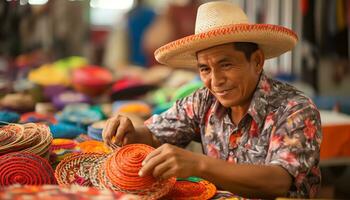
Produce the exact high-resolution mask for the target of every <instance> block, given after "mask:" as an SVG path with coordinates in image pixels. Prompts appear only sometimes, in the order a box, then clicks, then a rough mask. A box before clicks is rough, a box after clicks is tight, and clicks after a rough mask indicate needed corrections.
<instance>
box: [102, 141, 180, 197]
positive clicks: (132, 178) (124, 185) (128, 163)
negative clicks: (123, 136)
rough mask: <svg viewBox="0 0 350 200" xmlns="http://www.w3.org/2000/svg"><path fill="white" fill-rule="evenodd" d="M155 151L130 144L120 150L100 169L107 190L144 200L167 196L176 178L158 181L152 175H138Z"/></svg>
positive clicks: (145, 146) (146, 146)
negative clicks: (144, 161) (150, 154)
mask: <svg viewBox="0 0 350 200" xmlns="http://www.w3.org/2000/svg"><path fill="white" fill-rule="evenodd" d="M153 150H154V148H153V147H150V146H148V145H144V144H130V145H126V146H123V147H122V148H120V149H118V150H117V151H116V152H115V153H113V154H112V155H111V156H109V157H108V158H107V160H106V162H105V163H104V164H102V167H100V170H99V178H100V182H101V183H102V184H103V185H104V186H105V187H107V188H110V189H113V190H117V191H121V192H125V193H131V194H136V195H139V196H140V197H141V198H144V199H157V198H160V197H162V196H164V195H166V194H167V193H168V192H169V190H170V189H171V187H173V185H174V184H175V181H176V178H174V177H173V178H170V179H166V180H157V179H155V178H154V177H153V176H151V175H148V176H145V177H140V176H139V175H138V172H139V170H140V169H141V167H142V165H141V163H142V161H143V160H144V159H145V157H146V156H147V155H148V154H149V153H150V152H151V151H153Z"/></svg>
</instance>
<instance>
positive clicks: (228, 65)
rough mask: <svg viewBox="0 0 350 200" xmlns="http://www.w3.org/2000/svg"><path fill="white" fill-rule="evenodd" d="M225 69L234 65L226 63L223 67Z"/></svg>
mask: <svg viewBox="0 0 350 200" xmlns="http://www.w3.org/2000/svg"><path fill="white" fill-rule="evenodd" d="M222 66H223V67H232V64H231V63H225V64H223V65H222Z"/></svg>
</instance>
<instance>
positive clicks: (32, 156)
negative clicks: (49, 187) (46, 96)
mask: <svg viewBox="0 0 350 200" xmlns="http://www.w3.org/2000/svg"><path fill="white" fill-rule="evenodd" d="M51 141H52V136H51V133H50V130H49V128H48V127H47V126H46V125H43V124H34V123H28V124H9V125H6V126H4V127H1V128H0V186H7V185H12V184H22V185H42V184H56V179H55V177H54V174H53V169H52V167H51V166H50V164H49V163H48V161H47V159H48V157H49V148H50V144H51Z"/></svg>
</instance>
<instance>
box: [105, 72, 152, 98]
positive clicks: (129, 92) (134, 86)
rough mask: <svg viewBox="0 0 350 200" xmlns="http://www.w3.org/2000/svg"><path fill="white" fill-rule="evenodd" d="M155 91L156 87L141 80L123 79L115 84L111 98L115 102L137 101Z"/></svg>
mask: <svg viewBox="0 0 350 200" xmlns="http://www.w3.org/2000/svg"><path fill="white" fill-rule="evenodd" d="M153 89H155V86H154V85H150V84H146V83H144V82H143V81H142V80H140V79H136V78H122V79H120V80H118V81H116V82H115V83H114V84H113V86H112V96H111V98H112V99H113V100H114V101H117V100H129V99H135V98H138V97H139V96H141V95H144V94H146V93H147V92H149V91H151V90H153Z"/></svg>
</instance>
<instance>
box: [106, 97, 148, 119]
mask: <svg viewBox="0 0 350 200" xmlns="http://www.w3.org/2000/svg"><path fill="white" fill-rule="evenodd" d="M112 109H113V113H133V114H136V115H138V116H141V117H149V116H151V113H152V108H151V106H149V105H148V104H147V103H145V102H142V101H136V100H134V101H126V100H125V101H123V100H122V101H115V102H113V106H112Z"/></svg>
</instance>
